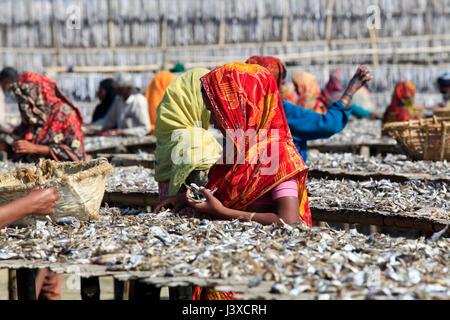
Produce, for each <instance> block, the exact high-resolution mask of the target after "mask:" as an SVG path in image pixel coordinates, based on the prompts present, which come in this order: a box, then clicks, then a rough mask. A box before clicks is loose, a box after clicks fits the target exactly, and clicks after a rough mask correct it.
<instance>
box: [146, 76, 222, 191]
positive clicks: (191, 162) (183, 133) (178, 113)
mask: <svg viewBox="0 0 450 320" xmlns="http://www.w3.org/2000/svg"><path fill="white" fill-rule="evenodd" d="M208 72H209V71H208V70H207V69H202V68H196V69H193V70H190V71H188V72H186V73H184V74H182V75H181V76H179V77H178V78H177V80H175V81H174V82H172V83H171V84H170V85H169V87H168V88H167V90H166V93H165V95H164V98H163V100H162V101H161V104H160V105H159V107H158V109H157V118H156V122H155V132H154V133H155V136H156V138H157V143H156V164H155V179H156V181H159V182H163V181H167V180H170V184H169V193H168V195H175V194H176V193H177V192H178V191H179V189H180V187H181V185H182V184H183V182H184V181H185V180H186V178H187V177H188V176H189V174H190V173H191V172H192V171H194V170H208V169H209V168H210V167H211V166H212V165H213V164H214V163H216V161H217V160H218V159H219V158H220V156H221V154H222V147H221V145H220V144H219V143H218V142H217V140H216V138H215V137H214V136H213V135H212V133H211V132H209V131H208V128H209V118H210V111H208V110H207V109H206V107H205V103H204V102H203V96H202V92H201V87H202V84H201V82H200V78H201V77H202V76H204V75H205V74H207V73H208Z"/></svg>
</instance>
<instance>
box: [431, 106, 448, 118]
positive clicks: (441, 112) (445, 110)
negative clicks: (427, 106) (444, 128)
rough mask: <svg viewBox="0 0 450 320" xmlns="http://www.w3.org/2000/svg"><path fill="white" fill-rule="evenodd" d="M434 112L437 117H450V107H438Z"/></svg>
mask: <svg viewBox="0 0 450 320" xmlns="http://www.w3.org/2000/svg"><path fill="white" fill-rule="evenodd" d="M433 113H434V115H435V116H436V117H450V108H441V109H437V110H435V111H434V112H433Z"/></svg>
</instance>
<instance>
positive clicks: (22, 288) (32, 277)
mask: <svg viewBox="0 0 450 320" xmlns="http://www.w3.org/2000/svg"><path fill="white" fill-rule="evenodd" d="M16 274H17V297H18V299H19V300H36V270H34V269H17V271H16Z"/></svg>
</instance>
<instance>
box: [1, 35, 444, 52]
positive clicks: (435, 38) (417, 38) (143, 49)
mask: <svg viewBox="0 0 450 320" xmlns="http://www.w3.org/2000/svg"><path fill="white" fill-rule="evenodd" d="M445 40H450V33H447V34H430V35H422V36H400V37H384V38H378V39H377V41H378V43H399V42H408V41H416V42H422V41H445ZM355 42H357V43H359V44H371V43H372V40H371V39H370V37H369V38H363V39H335V40H330V43H331V44H333V45H348V44H354V43H355ZM327 44H328V43H327V41H325V40H312V41H287V43H286V46H288V47H297V46H302V45H311V46H320V45H327ZM255 45H257V43H256V42H241V43H226V46H227V48H254V47H255ZM265 46H266V47H279V46H280V42H279V41H269V42H265ZM215 48H217V44H208V45H190V46H184V47H182V48H180V47H178V46H167V50H168V51H172V50H174V51H176V50H180V49H182V50H184V51H190V50H208V49H215ZM114 50H115V51H117V52H127V51H128V52H158V51H161V47H146V46H140V47H135V46H128V47H115V48H114ZM107 51H111V48H103V47H98V48H59V49H58V50H56V48H55V47H54V48H39V47H37V48H15V47H0V53H5V52H6V53H9V52H14V53H15V54H18V53H25V54H26V53H39V54H55V53H57V52H59V53H61V54H67V53H72V54H82V53H96V52H107Z"/></svg>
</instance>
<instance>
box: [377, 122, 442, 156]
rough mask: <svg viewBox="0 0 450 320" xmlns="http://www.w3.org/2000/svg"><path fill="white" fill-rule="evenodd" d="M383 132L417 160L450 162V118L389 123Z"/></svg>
mask: <svg viewBox="0 0 450 320" xmlns="http://www.w3.org/2000/svg"><path fill="white" fill-rule="evenodd" d="M383 131H386V132H387V133H388V134H390V135H391V136H393V137H394V138H395V139H396V140H397V142H398V143H399V144H400V145H401V147H402V148H403V149H404V150H405V152H406V153H407V154H408V156H410V157H411V158H413V159H415V160H433V161H443V160H450V117H436V116H433V118H432V119H419V120H410V121H405V122H393V123H387V124H386V125H385V126H384V127H383Z"/></svg>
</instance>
